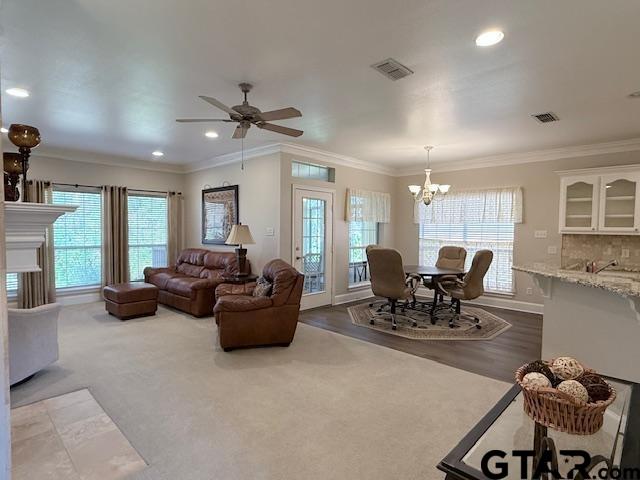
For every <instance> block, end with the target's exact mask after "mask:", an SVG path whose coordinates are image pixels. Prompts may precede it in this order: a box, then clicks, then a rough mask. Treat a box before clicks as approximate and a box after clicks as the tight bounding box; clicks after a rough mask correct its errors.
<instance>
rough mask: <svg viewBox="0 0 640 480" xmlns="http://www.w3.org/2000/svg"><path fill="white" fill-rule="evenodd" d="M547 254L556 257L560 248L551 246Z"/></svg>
mask: <svg viewBox="0 0 640 480" xmlns="http://www.w3.org/2000/svg"><path fill="white" fill-rule="evenodd" d="M547 253H548V254H549V255H556V254H557V253H558V247H556V246H555V245H549V246H548V247H547Z"/></svg>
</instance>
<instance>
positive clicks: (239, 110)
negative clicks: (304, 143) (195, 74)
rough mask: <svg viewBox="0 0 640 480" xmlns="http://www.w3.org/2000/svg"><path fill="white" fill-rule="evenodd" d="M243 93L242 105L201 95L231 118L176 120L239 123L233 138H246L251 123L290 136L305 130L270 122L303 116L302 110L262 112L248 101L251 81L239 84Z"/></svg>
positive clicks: (180, 119) (287, 109) (297, 135)
mask: <svg viewBox="0 0 640 480" xmlns="http://www.w3.org/2000/svg"><path fill="white" fill-rule="evenodd" d="M238 86H239V87H240V90H242V93H244V101H243V102H242V105H236V106H235V107H231V108H229V107H227V106H226V105H225V104H224V103H222V102H221V101H219V100H216V99H215V98H212V97H207V96H205V95H200V96H199V97H200V98H201V99H202V100H204V101H205V102H207V103H209V104H210V105H213V106H214V107H218V108H219V109H220V110H223V111H225V112H227V113H228V114H229V119H226V118H179V119H177V120H176V122H179V123H198V122H232V123H233V122H235V123H237V124H238V126H237V127H236V129H235V131H234V132H233V136H232V138H244V137H245V136H246V135H247V130H249V128H250V127H251V125H255V126H256V127H258V128H263V129H264V130H270V131H272V132H276V133H281V134H283V135H289V136H290V137H299V136H300V135H302V134H303V133H304V132H303V131H302V130H296V129H295V128H288V127H283V126H281V125H275V124H273V123H268V122H270V121H271V120H285V119H287V118H295V117H301V116H302V113H300V110H298V109H296V108H293V107H288V108H281V109H280V110H272V111H270V112H261V111H260V109H258V108H256V107H254V106H253V105H250V104H249V102H248V101H247V93H249V92H250V91H251V89H252V88H253V85H251V84H250V83H241V84H239V85H238Z"/></svg>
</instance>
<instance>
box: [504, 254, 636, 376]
mask: <svg viewBox="0 0 640 480" xmlns="http://www.w3.org/2000/svg"><path fill="white" fill-rule="evenodd" d="M513 269H514V270H517V271H520V272H525V273H528V274H530V275H531V276H532V277H533V279H534V281H535V283H536V285H537V286H538V287H539V288H540V290H541V291H542V295H543V297H544V317H543V327H542V358H554V357H556V356H563V355H570V356H574V357H576V358H580V359H581V361H582V362H584V364H585V365H588V366H589V367H591V368H593V369H595V370H597V371H599V372H602V373H603V374H606V375H609V376H611V377H615V378H619V379H624V380H629V381H633V382H640V348H638V346H639V345H640V313H639V312H640V272H633V271H613V270H605V271H603V272H600V273H597V274H594V273H586V272H582V271H577V270H568V269H562V268H560V267H558V266H553V265H550V264H546V263H534V264H530V265H522V266H514V267H513Z"/></svg>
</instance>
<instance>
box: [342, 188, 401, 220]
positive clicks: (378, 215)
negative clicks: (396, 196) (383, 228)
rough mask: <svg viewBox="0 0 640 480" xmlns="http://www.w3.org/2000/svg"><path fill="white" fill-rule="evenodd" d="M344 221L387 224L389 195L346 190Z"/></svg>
mask: <svg viewBox="0 0 640 480" xmlns="http://www.w3.org/2000/svg"><path fill="white" fill-rule="evenodd" d="M345 203H346V212H345V220H346V221H347V222H377V223H389V220H390V218H391V195H390V194H388V193H383V192H371V191H369V190H361V189H359V188H347V199H346V202H345Z"/></svg>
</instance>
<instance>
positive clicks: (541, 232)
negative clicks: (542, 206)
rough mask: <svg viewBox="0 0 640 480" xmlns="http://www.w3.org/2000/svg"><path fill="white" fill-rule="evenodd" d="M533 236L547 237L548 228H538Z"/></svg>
mask: <svg viewBox="0 0 640 480" xmlns="http://www.w3.org/2000/svg"><path fill="white" fill-rule="evenodd" d="M533 238H547V231H546V230H536V231H535V232H534V233H533Z"/></svg>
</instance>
